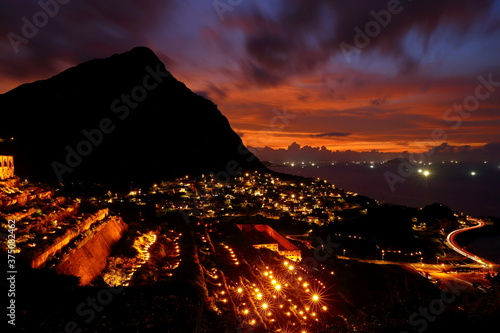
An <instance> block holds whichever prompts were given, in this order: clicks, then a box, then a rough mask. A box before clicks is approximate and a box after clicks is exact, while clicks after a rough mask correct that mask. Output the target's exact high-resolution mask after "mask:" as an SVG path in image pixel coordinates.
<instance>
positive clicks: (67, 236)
mask: <svg viewBox="0 0 500 333" xmlns="http://www.w3.org/2000/svg"><path fill="white" fill-rule="evenodd" d="M108 213H109V211H108V209H107V208H105V209H101V210H99V211H98V212H97V213H95V214H91V215H88V216H86V217H85V218H84V219H83V221H82V222H80V223H79V224H78V225H76V226H74V227H71V228H68V229H67V230H66V232H65V233H64V235H61V236H59V237H57V238H56V239H55V240H54V241H53V242H52V243H51V245H50V246H48V247H46V248H44V249H41V250H39V251H38V253H37V254H35V255H34V256H33V259H32V260H31V267H33V268H40V267H43V266H44V265H45V263H46V262H47V260H48V259H49V258H50V257H52V256H53V255H54V254H55V253H56V252H58V251H60V250H61V249H63V248H64V247H65V246H66V245H67V244H68V243H69V242H70V241H71V240H72V239H73V238H75V237H76V236H78V235H79V234H81V233H82V232H85V231H86V230H88V229H89V228H90V227H91V226H92V224H94V223H96V222H98V221H101V220H103V219H104V218H106V216H108Z"/></svg>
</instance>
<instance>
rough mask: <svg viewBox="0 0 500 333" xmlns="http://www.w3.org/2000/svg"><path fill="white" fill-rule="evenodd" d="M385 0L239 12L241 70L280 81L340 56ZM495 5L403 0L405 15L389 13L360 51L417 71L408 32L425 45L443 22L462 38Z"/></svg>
mask: <svg viewBox="0 0 500 333" xmlns="http://www.w3.org/2000/svg"><path fill="white" fill-rule="evenodd" d="M387 3H388V1H387V0H373V1H355V2H353V1H329V0H318V1H301V0H289V1H286V5H284V6H282V7H281V9H280V11H278V12H275V13H274V14H275V15H270V14H267V15H265V14H263V13H262V12H261V11H259V10H258V9H255V10H254V11H253V12H252V13H251V14H250V15H248V14H245V13H241V19H242V20H244V21H245V23H244V26H245V30H246V31H245V33H246V36H245V39H246V51H247V58H246V59H244V60H243V61H242V68H243V70H244V71H246V73H247V74H248V76H249V77H251V78H253V79H254V81H255V82H257V83H258V84H259V85H262V86H267V85H276V84H278V83H280V82H282V81H284V80H286V79H287V78H289V77H290V76H292V75H294V74H301V73H305V72H310V71H312V70H315V69H318V68H319V67H320V66H321V65H324V64H325V63H326V62H327V61H329V60H330V59H332V57H333V56H335V55H337V54H342V51H341V49H340V47H339V45H340V43H342V42H345V43H348V44H350V45H353V46H354V37H355V35H356V32H355V31H354V28H355V27H359V28H360V29H361V30H362V31H364V30H365V26H366V24H367V23H368V22H370V21H374V17H373V15H372V14H371V12H372V11H375V12H376V13H378V12H380V11H381V10H385V9H386V8H387ZM492 4H493V1H492V0H486V1H480V2H478V1H474V0H441V1H435V0H419V1H409V0H407V1H401V6H402V8H403V10H402V11H401V13H399V14H396V15H391V21H390V23H389V24H388V25H387V26H386V27H382V29H381V32H380V34H379V35H377V36H375V37H373V38H371V41H370V43H369V44H368V46H367V47H366V48H365V49H363V50H362V51H363V52H365V51H375V50H376V51H377V52H379V53H380V54H382V55H383V56H385V57H386V56H389V57H391V58H392V60H393V61H394V62H395V63H396V64H397V65H398V68H399V73H400V74H413V73H415V72H416V71H417V70H418V68H419V65H420V62H419V59H418V58H416V57H415V56H414V55H410V54H408V53H407V51H406V50H405V47H404V45H403V42H404V39H405V37H406V36H407V35H408V33H409V32H418V33H419V34H420V35H421V36H422V38H423V41H422V43H423V48H424V49H426V48H427V47H428V43H429V39H430V36H431V34H432V33H433V32H434V31H435V30H436V29H437V28H438V27H440V26H441V25H447V26H448V28H449V29H451V30H454V31H457V32H458V34H456V36H457V38H460V35H464V32H465V31H467V30H468V29H469V28H470V27H471V26H472V25H473V24H474V23H475V22H476V21H477V20H479V19H481V18H483V15H484V14H486V13H488V11H489V10H490V9H491V7H492ZM238 25H240V26H241V23H238ZM490 30H491V29H490ZM249 64H250V65H249Z"/></svg>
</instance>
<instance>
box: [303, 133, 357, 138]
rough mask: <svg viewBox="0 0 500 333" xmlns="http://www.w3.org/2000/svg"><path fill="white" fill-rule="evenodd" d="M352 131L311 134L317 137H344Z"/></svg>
mask: <svg viewBox="0 0 500 333" xmlns="http://www.w3.org/2000/svg"><path fill="white" fill-rule="evenodd" d="M349 135H351V133H347V132H329V133H320V134H313V135H311V136H312V137H316V138H322V137H344V136H349Z"/></svg>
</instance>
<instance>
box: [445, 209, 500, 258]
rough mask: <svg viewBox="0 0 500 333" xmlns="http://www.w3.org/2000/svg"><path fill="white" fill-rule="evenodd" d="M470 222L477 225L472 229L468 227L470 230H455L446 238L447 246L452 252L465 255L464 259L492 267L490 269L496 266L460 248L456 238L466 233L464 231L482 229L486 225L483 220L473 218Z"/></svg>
mask: <svg viewBox="0 0 500 333" xmlns="http://www.w3.org/2000/svg"><path fill="white" fill-rule="evenodd" d="M467 220H468V221H472V222H476V223H477V225H475V226H472V227H468V228H462V229H458V230H455V231H452V232H450V233H449V234H448V236H447V237H446V245H447V246H448V247H449V248H451V249H452V250H454V251H455V252H458V253H460V254H461V255H463V256H464V257H467V258H469V259H471V260H473V261H475V262H477V263H478V264H481V265H483V266H484V267H487V266H490V267H494V266H496V264H495V263H493V262H489V261H487V260H485V259H483V258H480V257H478V256H476V255H475V254H473V253H470V252H469V251H466V250H464V249H463V248H462V247H460V245H459V244H458V243H457V241H456V236H457V235H458V234H459V233H461V232H464V231H468V230H472V229H477V228H481V227H483V226H484V225H485V223H484V222H483V221H481V220H478V219H473V218H468V219H467Z"/></svg>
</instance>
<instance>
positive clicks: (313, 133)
mask: <svg viewBox="0 0 500 333" xmlns="http://www.w3.org/2000/svg"><path fill="white" fill-rule="evenodd" d="M44 1H45V2H46V3H47V4H49V3H54V1H52V0H43V1H42V2H44ZM60 2H61V3H66V4H64V5H63V4H59V8H58V9H57V8H55V7H54V6H53V5H52V6H49V7H48V8H49V9H48V10H49V11H52V14H53V15H52V16H53V17H48V16H47V15H45V18H47V17H48V19H47V20H45V21H46V22H44V15H43V14H42V15H38V16H37V13H38V12H40V11H41V10H42V9H41V7H40V4H38V2H37V1H35V0H32V1H28V0H17V1H8V2H7V1H3V2H2V3H1V4H0V31H1V38H0V76H1V78H0V92H1V93H3V92H6V91H8V90H10V89H12V88H14V87H16V86H18V85H19V84H22V83H25V82H32V81H34V80H38V79H44V78H47V77H50V76H53V75H55V74H57V73H59V72H61V71H63V70H65V69H67V68H69V67H72V66H75V65H77V64H79V63H80V62H83V61H87V60H91V59H94V58H102V57H108V56H110V55H112V54H114V53H121V52H125V51H128V50H130V49H131V48H133V47H135V46H139V45H143V46H147V47H149V48H151V49H152V50H153V51H154V52H155V53H156V54H157V55H158V56H159V57H160V59H161V60H162V61H163V62H164V63H165V65H166V67H167V69H168V70H170V71H171V72H172V74H173V75H174V76H175V77H176V78H177V79H178V80H180V81H183V82H184V83H185V84H186V85H187V86H188V87H189V88H190V89H192V90H193V91H195V92H197V93H199V94H202V95H204V96H206V97H208V98H210V99H211V100H212V101H214V102H215V103H216V104H217V105H218V107H219V109H220V110H221V112H222V113H223V114H224V115H225V116H226V117H227V118H228V119H229V121H230V123H231V126H232V127H233V129H234V130H235V131H236V132H237V133H238V134H239V135H240V136H242V139H243V140H244V143H245V144H247V145H250V146H253V147H263V146H269V147H272V148H286V147H288V146H289V145H290V144H291V143H292V142H296V143H298V144H300V145H302V146H304V145H310V146H325V147H326V148H328V149H332V150H336V149H339V150H345V149H352V150H372V149H377V150H379V151H383V152H397V151H404V150H408V151H419V150H422V149H423V147H427V148H428V147H431V146H434V145H440V144H442V143H443V142H444V141H446V142H447V144H448V145H450V146H456V147H459V146H466V147H465V148H464V149H476V148H478V147H481V146H483V145H486V144H488V143H494V142H500V134H499V132H500V62H499V60H498V59H500V0H497V1H478V0H470V1H467V0H463V1H457V0H440V1H436V0H418V1H409V0H406V1H401V2H400V3H399V4H398V2H397V1H389V2H388V1H385V0H384V1H378V0H376V1H326V0H325V1H305V0H304V1H298V0H281V1H269V0H259V1H258V0H221V1H194V0H172V1H152V0H141V1H139V0H137V1H117V0H113V1H102V0H100V1H96V0H89V1H82V0H72V1H68V0H60ZM387 14H389V15H387ZM34 16H35V18H37V19H38V20H39V22H38V23H39V25H40V27H39V28H38V31H37V32H36V33H33V34H32V35H33V36H24V35H23V31H22V30H23V25H25V22H26V21H29V22H33V19H34ZM375 16H379V17H378V19H379V20H380V22H382V24H381V23H378V22H377V21H376V18H375ZM23 17H25V19H24V21H23ZM370 22H371V23H370ZM367 28H368V30H367ZM25 30H26V29H25ZM359 31H361V34H359ZM13 34H15V35H13ZM357 35H358V36H357ZM360 35H364V37H360ZM370 35H371V36H370ZM13 36H18V37H19V38H21V40H22V41H21V42H20V41H19V40H20V39H15V38H14V37H13ZM356 36H357V37H356ZM25 37H29V38H25ZM16 38H17V37H16ZM14 40H17V43H18V44H17V45H15V44H16V42H13V41H14ZM13 45H14V46H13ZM16 49H17V50H16ZM16 51H17V52H16ZM96 79H98V78H96ZM488 81H490V84H489V86H485V85H484V84H482V83H481V82H488ZM495 82H497V83H495ZM481 84H482V87H481V88H478V85H481ZM464 103H465V105H464ZM454 104H456V105H457V106H456V107H454ZM460 110H462V111H460ZM467 110H469V111H467ZM436 128H439V129H442V131H443V135H441V136H438V137H437V138H433V134H432V133H433V130H434V129H436ZM443 136H446V140H443ZM457 149H458V148H457Z"/></svg>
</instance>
